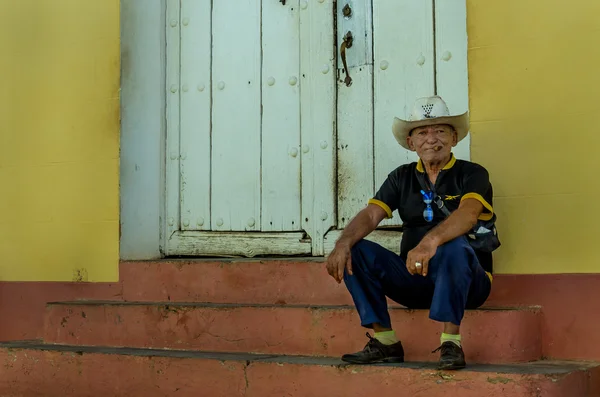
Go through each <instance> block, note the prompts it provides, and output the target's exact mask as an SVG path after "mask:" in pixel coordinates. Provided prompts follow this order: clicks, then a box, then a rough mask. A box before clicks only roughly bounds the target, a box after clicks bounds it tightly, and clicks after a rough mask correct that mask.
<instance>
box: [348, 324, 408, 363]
mask: <svg viewBox="0 0 600 397" xmlns="http://www.w3.org/2000/svg"><path fill="white" fill-rule="evenodd" d="M367 337H368V338H369V342H368V343H367V345H366V346H365V348H364V349H363V350H361V351H359V352H356V353H352V354H344V355H343V356H342V361H345V362H347V363H350V364H374V363H403V362H404V348H403V347H402V343H401V342H396V343H394V344H393V345H384V344H383V343H381V342H379V341H378V340H377V339H375V338H373V337H372V336H371V335H369V333H368V332H367Z"/></svg>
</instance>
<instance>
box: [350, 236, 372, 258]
mask: <svg viewBox="0 0 600 397" xmlns="http://www.w3.org/2000/svg"><path fill="white" fill-rule="evenodd" d="M374 244H375V243H374V242H372V241H369V240H365V239H364V238H363V239H361V240H359V241H358V242H357V243H356V244H354V245H353V246H352V248H351V249H350V251H351V253H352V256H354V255H359V254H364V253H368V252H370V251H372V250H373V245H374Z"/></svg>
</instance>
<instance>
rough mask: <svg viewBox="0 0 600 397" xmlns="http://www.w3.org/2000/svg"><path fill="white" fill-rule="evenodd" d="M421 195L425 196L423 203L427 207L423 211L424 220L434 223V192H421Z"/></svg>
mask: <svg viewBox="0 0 600 397" xmlns="http://www.w3.org/2000/svg"><path fill="white" fill-rule="evenodd" d="M421 195H422V196H423V202H424V203H425V204H426V205H427V207H425V209H424V210H423V218H424V219H425V220H426V221H427V222H431V221H433V208H431V203H432V202H433V192H432V191H429V192H425V191H424V190H421Z"/></svg>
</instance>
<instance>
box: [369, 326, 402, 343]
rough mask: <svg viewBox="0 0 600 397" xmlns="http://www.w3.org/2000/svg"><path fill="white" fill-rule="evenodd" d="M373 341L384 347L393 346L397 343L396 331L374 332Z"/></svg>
mask: <svg viewBox="0 0 600 397" xmlns="http://www.w3.org/2000/svg"><path fill="white" fill-rule="evenodd" d="M374 337H375V339H377V340H378V341H379V342H381V343H383V344H384V345H393V344H394V343H396V342H398V338H397V337H396V331H394V330H391V331H383V332H375V335H374Z"/></svg>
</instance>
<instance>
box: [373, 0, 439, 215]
mask: <svg viewBox="0 0 600 397" xmlns="http://www.w3.org/2000/svg"><path fill="white" fill-rule="evenodd" d="M373 29H374V32H373V35H374V56H375V76H374V82H375V84H374V87H375V88H374V97H375V105H374V108H375V191H377V190H378V189H379V187H380V186H381V184H382V183H383V182H384V181H385V179H386V178H387V176H388V174H389V173H390V172H391V171H392V170H394V169H395V168H397V167H398V166H400V165H402V164H407V163H410V162H413V161H416V160H417V159H418V158H417V155H416V154H415V153H414V152H410V151H408V150H406V149H404V148H402V147H401V146H400V145H399V144H398V143H397V142H396V139H395V138H394V136H393V135H392V122H393V120H394V117H395V116H396V117H408V115H409V113H410V111H411V109H412V106H413V103H414V101H415V99H416V98H418V97H423V96H429V95H433V94H434V91H435V87H434V51H433V9H432V2H431V1H414V0H375V1H374V3H373ZM401 223H402V221H401V219H400V217H399V216H398V214H397V213H396V212H394V218H393V219H391V220H385V221H384V222H382V225H399V224H401Z"/></svg>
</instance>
